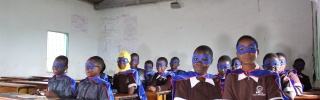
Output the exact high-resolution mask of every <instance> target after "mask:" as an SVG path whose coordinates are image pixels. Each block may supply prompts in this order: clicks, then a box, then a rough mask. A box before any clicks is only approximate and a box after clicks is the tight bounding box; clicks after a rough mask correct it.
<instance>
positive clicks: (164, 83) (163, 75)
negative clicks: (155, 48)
mask: <svg viewBox="0 0 320 100" xmlns="http://www.w3.org/2000/svg"><path fill="white" fill-rule="evenodd" d="M167 66H168V60H167V59H166V58H164V57H160V58H158V60H157V65H156V67H157V70H158V72H157V73H156V74H155V75H154V77H153V78H152V83H151V85H150V86H149V87H148V88H147V89H148V90H150V91H152V92H154V91H158V92H159V91H165V90H170V89H171V82H170V80H171V77H173V76H174V73H172V72H171V71H165V70H166V68H167Z"/></svg>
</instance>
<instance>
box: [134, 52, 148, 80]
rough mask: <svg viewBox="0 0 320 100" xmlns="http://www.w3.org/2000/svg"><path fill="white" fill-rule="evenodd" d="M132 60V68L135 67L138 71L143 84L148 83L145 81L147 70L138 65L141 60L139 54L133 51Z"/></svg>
mask: <svg viewBox="0 0 320 100" xmlns="http://www.w3.org/2000/svg"><path fill="white" fill-rule="evenodd" d="M130 56H131V61H130V67H131V69H135V70H137V71H138V74H139V78H140V81H141V83H142V84H146V82H145V76H144V75H145V71H144V70H143V69H141V68H138V65H139V63H140V61H139V55H138V54H137V53H132V54H131V55H130Z"/></svg>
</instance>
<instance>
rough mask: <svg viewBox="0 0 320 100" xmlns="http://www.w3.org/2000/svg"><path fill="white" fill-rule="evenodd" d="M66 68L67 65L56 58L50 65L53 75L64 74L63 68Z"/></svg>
mask: <svg viewBox="0 0 320 100" xmlns="http://www.w3.org/2000/svg"><path fill="white" fill-rule="evenodd" d="M67 69H68V66H65V65H64V63H63V61H62V60H59V59H56V60H55V61H54V62H53V65H52V71H53V73H54V75H60V74H64V72H65V70H67Z"/></svg>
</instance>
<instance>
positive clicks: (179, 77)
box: [171, 71, 216, 99]
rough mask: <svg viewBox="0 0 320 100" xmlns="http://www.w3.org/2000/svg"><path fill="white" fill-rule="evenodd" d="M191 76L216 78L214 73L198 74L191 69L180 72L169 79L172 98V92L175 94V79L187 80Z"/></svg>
mask: <svg viewBox="0 0 320 100" xmlns="http://www.w3.org/2000/svg"><path fill="white" fill-rule="evenodd" d="M192 77H204V78H210V79H213V78H216V76H215V75H212V74H205V75H200V74H198V73H196V72H193V71H189V72H185V73H183V74H180V75H176V76H173V77H172V79H171V84H172V99H174V94H175V89H176V88H175V87H176V81H181V80H187V79H190V78H192Z"/></svg>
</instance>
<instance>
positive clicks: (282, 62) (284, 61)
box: [279, 58, 287, 65]
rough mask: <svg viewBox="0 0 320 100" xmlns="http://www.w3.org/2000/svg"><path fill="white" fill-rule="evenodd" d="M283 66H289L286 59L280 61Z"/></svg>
mask: <svg viewBox="0 0 320 100" xmlns="http://www.w3.org/2000/svg"><path fill="white" fill-rule="evenodd" d="M279 61H280V64H281V65H287V61H286V59H283V58H282V59H279Z"/></svg>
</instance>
